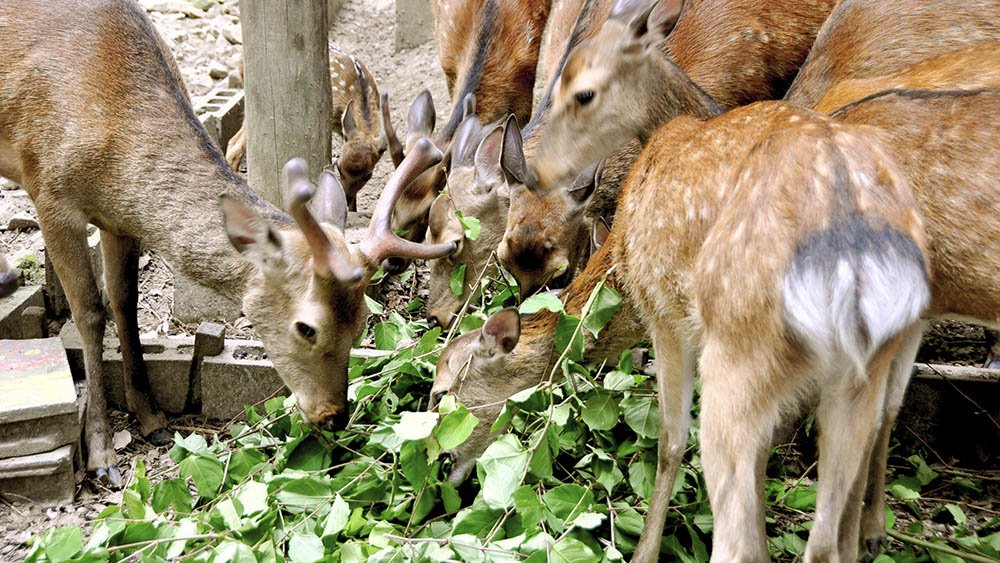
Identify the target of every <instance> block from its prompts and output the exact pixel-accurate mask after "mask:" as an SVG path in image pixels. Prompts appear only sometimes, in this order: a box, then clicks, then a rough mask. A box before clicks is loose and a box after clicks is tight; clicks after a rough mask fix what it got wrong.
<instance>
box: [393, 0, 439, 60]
mask: <svg viewBox="0 0 1000 563" xmlns="http://www.w3.org/2000/svg"><path fill="white" fill-rule="evenodd" d="M433 34H434V12H433V11H432V10H431V3H430V0H396V44H395V49H396V52H397V53H398V52H400V51H403V50H406V49H412V48H414V47H416V46H418V45H422V44H424V43H426V42H428V41H430V40H431V37H432V36H433Z"/></svg>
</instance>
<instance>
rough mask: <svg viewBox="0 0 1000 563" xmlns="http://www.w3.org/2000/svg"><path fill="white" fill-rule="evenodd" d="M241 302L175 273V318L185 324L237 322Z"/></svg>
mask: <svg viewBox="0 0 1000 563" xmlns="http://www.w3.org/2000/svg"><path fill="white" fill-rule="evenodd" d="M241 309H242V307H241V305H240V303H239V302H237V301H235V300H233V299H229V298H228V297H226V296H224V295H222V294H220V293H218V292H216V291H215V290H213V289H211V288H208V287H205V286H203V285H201V284H198V283H196V282H194V281H193V280H191V279H190V278H188V277H187V276H185V275H184V274H181V273H179V272H174V311H173V313H174V316H175V317H177V318H178V319H180V321H181V322H185V323H196V322H201V321H229V322H232V321H235V320H236V319H238V318H239V317H240V311H241Z"/></svg>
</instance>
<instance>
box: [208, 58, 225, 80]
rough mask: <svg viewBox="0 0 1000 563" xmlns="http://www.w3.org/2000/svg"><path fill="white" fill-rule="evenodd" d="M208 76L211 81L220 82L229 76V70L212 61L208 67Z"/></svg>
mask: <svg viewBox="0 0 1000 563" xmlns="http://www.w3.org/2000/svg"><path fill="white" fill-rule="evenodd" d="M208 75H209V76H210V77H212V80H222V79H223V78H226V77H227V76H229V69H227V68H226V67H224V66H223V65H222V63H220V62H218V61H212V63H211V64H209V65H208Z"/></svg>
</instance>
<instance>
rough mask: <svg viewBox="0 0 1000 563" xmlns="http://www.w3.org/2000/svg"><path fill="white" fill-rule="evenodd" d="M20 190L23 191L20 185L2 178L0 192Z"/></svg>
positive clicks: (0, 178) (0, 179)
mask: <svg viewBox="0 0 1000 563" xmlns="http://www.w3.org/2000/svg"><path fill="white" fill-rule="evenodd" d="M19 189H21V186H19V185H18V184H16V183H14V182H13V181H11V180H8V179H7V178H2V177H0V190H2V191H13V190H19Z"/></svg>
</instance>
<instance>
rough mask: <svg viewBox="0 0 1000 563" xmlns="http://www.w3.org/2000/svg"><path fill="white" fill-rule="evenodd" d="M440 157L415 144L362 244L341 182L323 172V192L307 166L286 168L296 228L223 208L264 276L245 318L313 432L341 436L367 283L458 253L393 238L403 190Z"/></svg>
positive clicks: (232, 236) (255, 281) (247, 299)
mask: <svg viewBox="0 0 1000 563" xmlns="http://www.w3.org/2000/svg"><path fill="white" fill-rule="evenodd" d="M440 160H441V153H440V151H438V150H437V149H435V148H434V146H433V145H432V144H431V143H430V141H427V140H421V141H417V142H416V143H415V145H414V147H413V150H411V151H410V154H409V155H408V156H407V158H406V159H404V160H403V162H402V163H401V164H400V166H399V168H398V169H397V170H396V172H395V173H394V174H393V175H392V176H391V177H390V178H389V181H388V183H387V184H386V187H385V190H384V191H383V192H382V196H381V197H380V198H379V202H378V204H377V206H376V209H375V212H374V213H373V214H372V219H371V223H370V225H369V227H368V232H367V234H366V235H365V237H364V239H363V240H362V241H361V242H360V243H358V244H356V245H349V244H347V242H346V240H345V239H344V224H345V222H346V218H347V199H346V197H345V195H344V190H343V187H341V185H340V183H339V182H338V181H337V179H336V177H335V176H334V175H333V174H331V173H329V172H324V173H323V174H322V175H321V176H320V179H319V187H318V189H317V188H316V187H315V186H313V185H312V184H310V183H309V181H308V179H307V178H308V176H307V172H306V166H305V162H304V161H303V160H301V159H293V160H291V161H289V162H288V164H286V165H285V169H284V185H283V195H284V199H285V205H286V207H287V208H288V211H289V214H290V215H291V216H292V218H294V220H295V223H296V227H279V226H278V225H275V224H272V223H271V222H270V221H269V220H268V219H267V218H264V217H260V216H258V215H257V214H255V213H254V212H253V211H252V210H251V208H250V207H248V206H247V205H246V204H244V203H243V202H241V201H239V200H238V199H236V198H234V197H231V196H222V197H221V198H220V206H221V208H222V213H223V221H224V224H225V228H226V232H227V234H228V236H229V240H230V241H231V242H232V244H233V246H234V247H235V248H236V250H238V251H239V252H240V253H241V254H242V255H243V256H244V257H245V258H246V259H247V260H249V261H250V262H251V263H253V264H254V265H255V266H256V268H255V270H254V273H253V276H252V279H251V280H249V281H248V282H247V289H246V291H245V293H244V298H243V310H244V312H245V313H246V315H247V317H248V318H249V319H250V320H251V321H253V323H254V326H255V328H256V329H257V331H258V332H259V333H260V335H261V338H262V339H263V341H264V345H265V347H266V348H267V351H268V354H269V356H270V358H271V359H272V361H273V362H274V365H275V368H276V369H277V371H278V374H279V375H280V376H281V378H282V380H283V381H284V382H285V384H286V385H287V386H288V388H289V389H291V390H292V392H294V393H295V395H296V397H297V398H298V403H299V407H300V408H301V410H302V412H303V414H304V415H305V416H306V418H307V419H308V420H309V421H311V422H312V423H314V424H316V425H318V426H321V427H323V428H326V429H330V430H333V429H338V428H342V427H343V426H344V424H345V423H346V420H347V414H348V411H347V396H346V392H347V364H348V359H349V356H350V348H351V344H352V343H353V342H354V341H355V340H356V339H357V338H358V336H360V334H361V331H362V329H363V328H364V324H365V319H366V318H367V316H368V312H367V309H366V307H365V304H364V297H363V294H364V289H365V285H366V284H367V280H368V279H369V278H370V277H371V275H372V274H373V273H374V272H375V270H376V268H377V265H378V264H380V263H381V262H382V260H385V259H386V258H389V257H394V256H399V257H406V258H422V259H429V258H437V257H441V256H446V255H448V254H450V253H452V252H454V251H455V245H454V244H453V243H444V244H440V245H422V244H417V243H413V242H410V241H405V240H402V239H400V238H399V237H398V236H396V235H395V234H394V233H393V232H392V230H391V229H390V228H389V221H390V217H391V215H392V208H393V205H394V204H395V202H396V200H397V199H398V198H399V194H400V192H401V191H402V188H403V187H404V186H405V185H406V184H407V183H409V182H410V181H412V179H413V178H415V177H416V176H417V175H418V174H420V173H421V172H422V171H424V170H425V169H427V168H428V167H429V166H432V165H434V164H436V163H437V162H438V161H440Z"/></svg>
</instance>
